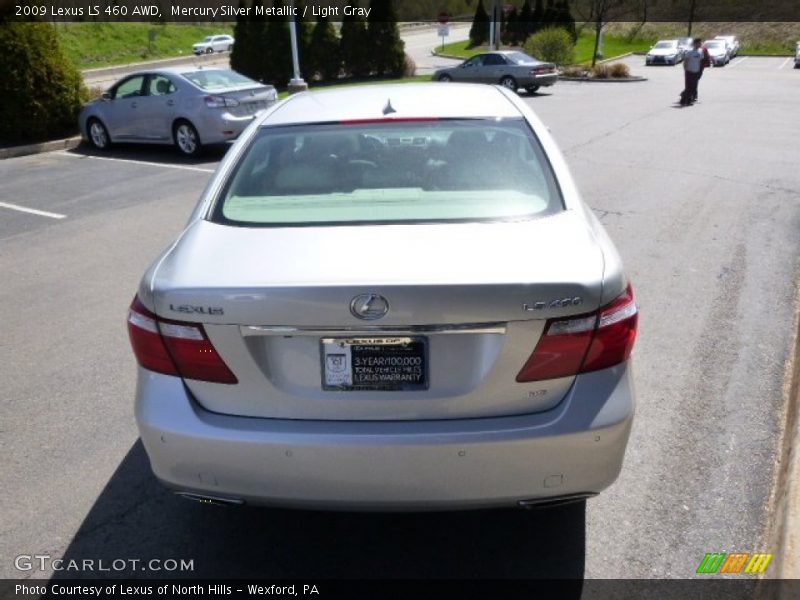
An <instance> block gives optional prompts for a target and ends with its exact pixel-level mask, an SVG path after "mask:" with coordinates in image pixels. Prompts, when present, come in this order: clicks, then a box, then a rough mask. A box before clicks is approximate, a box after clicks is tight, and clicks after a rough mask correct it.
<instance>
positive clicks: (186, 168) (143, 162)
mask: <svg viewBox="0 0 800 600" xmlns="http://www.w3.org/2000/svg"><path fill="white" fill-rule="evenodd" d="M54 154H60V155H61V156H71V157H72V158H80V159H85V158H91V159H93V160H110V161H114V162H123V163H131V164H134V165H148V166H150V167H162V168H164V169H180V170H182V171H199V172H201V173H213V172H214V169H204V168H203V167H189V166H187V165H169V164H166V163H157V162H151V161H149V160H133V159H130V158H111V157H110V156H89V155H86V154H73V153H72V152H67V151H66V150H62V151H60V152H55V153H54Z"/></svg>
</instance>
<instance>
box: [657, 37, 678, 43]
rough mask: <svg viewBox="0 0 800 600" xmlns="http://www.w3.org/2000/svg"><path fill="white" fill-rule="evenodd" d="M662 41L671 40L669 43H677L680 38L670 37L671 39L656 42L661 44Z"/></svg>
mask: <svg viewBox="0 0 800 600" xmlns="http://www.w3.org/2000/svg"><path fill="white" fill-rule="evenodd" d="M662 42H669V43H676V44H677V43H678V39H677V38H672V39H669V40H658V41H657V42H656V44H660V43H662Z"/></svg>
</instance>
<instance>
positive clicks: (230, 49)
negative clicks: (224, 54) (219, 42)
mask: <svg viewBox="0 0 800 600" xmlns="http://www.w3.org/2000/svg"><path fill="white" fill-rule="evenodd" d="M228 52H233V44H228Z"/></svg>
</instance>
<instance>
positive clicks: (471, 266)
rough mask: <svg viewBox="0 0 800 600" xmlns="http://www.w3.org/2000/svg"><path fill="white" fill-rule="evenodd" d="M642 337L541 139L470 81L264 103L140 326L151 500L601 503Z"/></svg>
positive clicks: (560, 166) (135, 337) (135, 308)
mask: <svg viewBox="0 0 800 600" xmlns="http://www.w3.org/2000/svg"><path fill="white" fill-rule="evenodd" d="M636 328H637V308H636V304H635V303H634V298H633V294H632V291H631V285H630V282H629V281H628V279H627V277H626V276H625V273H624V271H623V267H622V263H621V261H620V258H619V255H618V254H617V251H616V250H615V248H614V246H613V244H612V242H611V240H610V239H609V237H608V236H607V234H606V232H605V231H604V230H603V228H602V226H601V225H600V223H599V222H598V221H597V219H596V218H595V217H594V216H593V214H592V212H591V211H590V210H589V209H588V208H587V207H586V205H585V204H584V203H583V202H582V201H581V198H580V195H579V193H578V190H577V189H576V187H575V183H574V181H573V179H572V176H571V175H570V173H569V171H568V169H567V165H566V164H565V162H564V159H563V158H562V156H561V154H560V152H559V150H558V149H557V148H556V145H555V144H554V142H553V140H552V138H551V137H550V135H549V134H548V132H547V129H546V128H545V127H544V126H543V125H542V123H541V122H540V121H539V119H538V118H537V117H536V116H535V115H534V114H533V112H532V111H531V109H530V108H529V107H528V106H526V104H525V103H524V102H523V101H522V100H521V99H520V98H518V97H517V96H516V94H514V93H512V92H510V91H509V90H506V89H503V88H501V87H499V86H487V85H472V84H453V85H449V86H443V85H440V84H436V83H421V84H403V85H380V86H378V85H376V86H363V87H350V88H343V89H339V90H331V91H324V92H306V93H302V94H298V95H295V96H291V97H289V98H288V99H286V100H284V101H282V102H280V103H278V104H277V105H275V106H273V107H272V108H270V109H269V110H268V111H266V112H265V113H264V114H262V115H261V116H259V117H258V118H257V119H256V121H255V122H254V123H253V124H252V125H251V126H250V127H249V128H248V129H247V130H246V131H245V132H244V134H243V135H242V136H241V137H240V138H239V140H238V141H237V142H236V143H235V144H234V146H233V147H232V148H231V150H230V151H229V152H228V153H227V155H226V156H225V158H224V159H223V161H222V163H221V164H220V166H219V168H218V169H217V172H216V174H215V175H214V176H213V177H212V179H211V181H210V182H209V184H208V186H207V188H206V190H205V192H204V193H203V195H202V197H201V198H200V201H199V203H198V204H197V207H196V209H195V210H194V213H193V214H192V216H191V218H190V219H189V222H188V224H187V226H186V228H185V229H184V230H183V231H182V232H180V234H179V235H178V236H177V238H176V239H175V241H174V242H173V243H172V244H171V245H170V246H169V247H168V248H167V249H166V250H164V252H163V253H162V254H161V255H160V256H159V257H158V258H156V260H155V261H154V262H153V264H152V266H151V267H150V268H149V270H148V271H147V272H146V273H145V275H144V277H143V279H142V280H141V283H140V285H139V289H138V293H137V294H136V297H135V298H134V300H133V303H132V304H131V307H130V311H129V313H128V331H129V335H130V340H131V344H132V346H133V351H134V353H135V355H136V358H137V361H138V364H139V367H138V384H137V391H136V410H135V412H136V419H137V422H138V426H139V431H140V433H141V438H142V441H143V443H144V447H145V449H146V451H147V453H148V455H149V458H150V462H151V465H152V468H153V471H154V473H155V475H156V477H157V478H158V479H159V480H161V481H162V482H163V483H164V484H165V485H166V486H168V487H169V488H171V489H173V490H175V491H176V492H177V493H178V494H180V495H183V496H185V497H188V498H191V499H195V500H200V501H203V502H208V503H223V504H243V503H248V504H267V505H281V506H290V507H301V508H325V509H343V510H435V509H457V508H458V509H461V508H481V507H503V506H507V507H514V506H519V507H529V506H535V505H539V504H552V503H558V502H565V501H571V500H575V499H581V498H585V497H589V496H592V495H595V494H597V493H598V492H600V491H601V490H603V489H604V488H606V487H607V486H609V485H610V484H611V483H612V482H613V481H614V480H615V479H616V478H617V475H618V474H619V472H620V468H621V466H622V460H623V455H624V453H625V446H626V443H627V440H628V435H629V431H630V427H631V421H632V418H633V412H634V394H633V386H632V376H631V366H630V360H629V357H630V354H631V349H632V346H633V344H634V338H635V337H636Z"/></svg>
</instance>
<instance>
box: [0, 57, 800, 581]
mask: <svg viewBox="0 0 800 600" xmlns="http://www.w3.org/2000/svg"><path fill="white" fill-rule="evenodd" d="M640 62H641V59H640V58H637V59H631V64H634V65H635V70H636V71H638V72H640V73H646V74H647V75H648V76H649V77H650V78H651V79H650V81H648V82H645V83H637V84H572V83H566V82H563V83H560V84H558V85H557V86H555V87H554V88H552V89H551V90H548V91H547V92H546V93H542V94H538V95H536V96H533V97H530V98H529V99H528V100H527V101H528V102H530V103H531V105H532V106H533V107H534V108H535V109H536V111H537V112H538V113H539V115H540V116H541V117H542V119H543V120H544V121H545V122H546V123H547V124H548V125H549V126H550V127H551V129H552V132H553V134H554V135H555V137H556V139H557V140H558V141H559V143H560V145H561V147H562V148H563V149H564V152H565V154H566V156H567V159H568V161H569V163H570V164H571V166H572V169H573V171H574V173H575V176H576V177H577V180H578V182H579V184H580V187H581V189H582V190H583V193H584V195H585V197H586V199H587V201H588V203H589V204H590V205H591V206H592V207H593V208H594V210H595V211H596V212H597V214H598V215H599V216H600V217H601V219H602V220H603V222H604V223H605V225H606V227H607V228H608V230H609V232H610V233H611V235H612V236H613V237H614V239H615V240H616V242H617V245H618V247H619V250H620V251H621V253H622V255H623V257H624V258H625V261H626V265H627V267H628V269H629V271H630V274H631V276H632V278H633V281H634V285H635V289H636V292H637V297H638V302H639V304H640V306H641V315H642V318H641V328H640V332H641V334H640V339H639V342H638V346H637V350H636V384H637V388H638V394H639V406H638V413H637V419H636V422H635V425H634V430H633V436H632V439H631V445H630V447H629V451H628V454H627V459H626V464H625V466H624V469H623V472H622V476H621V478H620V480H619V481H618V482H617V483H616V484H615V485H614V486H613V487H612V488H611V489H609V490H608V491H607V492H606V493H605V494H604V495H601V496H600V497H599V498H597V499H594V500H591V501H589V502H588V503H586V504H578V505H573V506H569V507H563V508H561V509H557V510H551V511H542V512H532V513H521V512H506V511H490V512H479V513H456V514H431V515H421V516H420V515H389V516H387V515H347V514H324V513H303V512H291V511H277V510H255V509H247V508H246V509H242V510H226V509H219V508H213V507H203V506H199V505H195V504H191V503H188V502H186V501H183V500H179V499H177V498H174V497H173V496H171V495H170V494H168V493H167V492H165V491H164V490H162V489H161V488H160V487H159V486H158V485H157V484H156V483H155V481H154V480H153V478H152V476H151V474H150V472H149V469H148V465H147V459H146V456H145V454H144V452H143V450H142V447H141V445H140V444H139V443H138V442H137V435H136V428H135V424H134V420H133V414H132V397H133V386H134V366H133V358H132V356H131V353H130V351H129V350H128V345H127V339H126V333H125V329H124V316H125V310H126V307H127V304H128V303H129V301H130V299H131V297H132V296H133V293H134V290H135V287H136V284H137V282H138V279H139V277H140V276H141V274H142V271H143V270H144V268H145V267H146V266H147V264H148V263H149V262H150V260H151V259H152V258H153V257H154V256H155V254H156V253H157V252H159V251H160V250H161V249H162V248H163V246H164V245H165V244H166V243H167V242H168V241H169V240H170V239H172V237H173V236H174V235H175V234H176V233H177V232H178V230H179V229H180V227H181V226H182V224H183V223H184V221H185V219H186V217H187V216H188V213H189V211H190V210H191V208H192V206H193V204H194V201H195V199H196V197H197V195H198V194H199V193H200V191H201V189H202V187H203V185H204V183H205V181H206V180H207V178H208V174H209V173H208V171H209V170H210V169H213V167H214V165H215V163H216V161H217V160H218V159H219V155H218V154H217V155H213V154H212V155H208V156H206V157H205V158H204V159H203V160H201V161H196V162H192V161H184V160H181V159H179V158H177V157H176V156H175V154H174V153H173V152H172V151H170V150H169V149H163V150H162V149H152V148H122V149H118V150H116V151H115V152H114V153H113V154H111V155H110V158H112V159H120V160H108V159H98V158H92V157H90V156H89V155H87V154H86V153H85V152H84V151H79V152H75V153H50V154H43V155H38V156H32V157H25V158H18V159H10V160H6V161H2V162H0V202H6V203H13V204H16V205H19V206H22V207H26V208H32V209H37V210H41V211H47V212H50V213H57V214H60V215H65V218H61V219H57V218H53V216H52V215H51V216H45V215H38V214H30V213H23V212H19V211H18V210H14V209H9V208H6V207H2V206H0V272H1V273H3V275H4V277H3V285H2V286H0V302H1V303H2V306H3V318H2V320H0V381H2V382H3V384H2V389H3V393H2V395H0V453H2V456H3V457H4V460H3V462H2V465H0V482H1V483H0V506H3V507H4V510H3V511H0V576H2V577H9V576H13V575H16V574H17V572H16V571H15V570H14V568H13V557H15V556H17V555H19V554H49V555H51V556H53V557H61V556H64V557H66V558H68V559H70V558H74V559H84V558H87V559H89V558H93V559H101V558H102V559H104V560H106V561H107V563H110V561H112V560H113V559H118V558H124V559H129V558H140V559H150V558H162V559H163V558H184V559H194V566H195V571H194V572H193V573H189V575H192V574H193V575H207V576H235V575H249V576H264V577H336V576H415V577H436V576H464V577H474V576H488V577H492V576H493V577H504V576H523V577H527V576H584V575H585V576H586V577H644V578H647V577H691V576H692V575H693V573H694V569H695V568H696V566H697V564H698V562H699V560H700V558H701V557H702V555H703V554H704V553H705V552H707V551H712V550H722V551H733V550H741V551H752V550H766V551H775V550H777V549H775V548H765V547H764V546H763V543H762V539H763V535H764V531H765V527H766V526H767V523H768V519H769V513H768V506H769V498H770V491H771V483H772V476H773V465H774V462H775V457H776V454H775V453H776V447H777V440H778V436H779V434H780V431H781V427H782V409H783V407H782V385H783V369H784V363H785V361H786V359H787V356H788V352H789V347H788V345H789V337H790V332H789V329H788V328H789V324H790V323H791V306H792V301H793V298H794V295H795V291H796V287H795V282H796V281H797V277H798V274H799V271H800V265H798V262H797V257H798V256H800V238H798V236H797V231H800V200H798V198H800V171H799V170H798V169H797V167H796V163H797V154H796V134H795V129H793V123H794V122H795V120H796V119H795V115H796V106H795V105H796V102H795V101H794V94H793V90H794V89H795V88H796V86H797V77H798V75H800V74H798V72H795V71H793V70H792V69H791V68H790V67H785V68H780V67H781V65H780V62H781V60H780V59H749V60H746V61H741V62H738V63H735V64H732V66H731V67H726V68H724V69H715V70H712V71H710V72H708V73H707V74H706V75H705V76H704V77H703V80H702V82H701V85H700V97H701V103H700V104H699V105H696V106H693V107H690V108H684V109H681V108H678V107H676V105H675V104H674V103H675V101H676V100H677V96H678V91H679V89H680V88H681V87H682V86H681V72H680V68H678V69H673V68H668V67H663V68H652V69H647V70H645V69H644V67H641V66H639V63H640ZM29 574H30V575H32V576H34V577H42V576H47V575H48V573H47V572H44V573H42V572H31V573H29ZM138 574H139V575H147V574H150V575H158V574H159V573H147V572H144V573H138Z"/></svg>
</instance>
